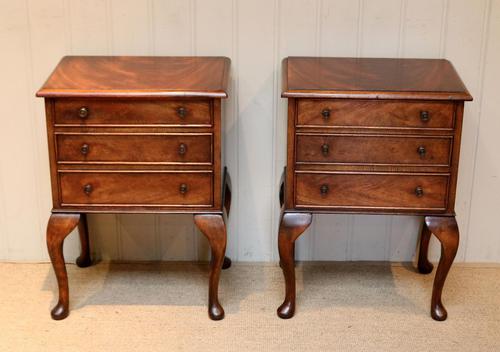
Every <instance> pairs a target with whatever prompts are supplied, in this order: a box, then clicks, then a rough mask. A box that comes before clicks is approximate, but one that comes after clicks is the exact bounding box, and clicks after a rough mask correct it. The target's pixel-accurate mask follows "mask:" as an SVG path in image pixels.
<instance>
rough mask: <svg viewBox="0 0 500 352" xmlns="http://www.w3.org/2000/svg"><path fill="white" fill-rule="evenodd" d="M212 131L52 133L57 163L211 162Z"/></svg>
mask: <svg viewBox="0 0 500 352" xmlns="http://www.w3.org/2000/svg"><path fill="white" fill-rule="evenodd" d="M212 139H213V135H212V134H211V133H205V134H199V133H197V134H192V133H182V134H173V133H168V134H167V133H165V134H137V133H133V134H132V133H129V134H109V133H104V134H101V133H99V134H93V133H86V134H80V133H78V134H74V133H56V143H57V159H58V162H59V163H101V164H102V163H143V164H147V163H162V164H198V165H211V164H212V155H213V151H212V149H213V146H212Z"/></svg>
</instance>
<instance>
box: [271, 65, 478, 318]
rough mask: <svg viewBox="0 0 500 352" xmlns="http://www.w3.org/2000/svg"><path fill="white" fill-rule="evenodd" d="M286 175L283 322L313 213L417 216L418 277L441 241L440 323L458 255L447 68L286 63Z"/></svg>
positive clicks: (462, 92)
mask: <svg viewBox="0 0 500 352" xmlns="http://www.w3.org/2000/svg"><path fill="white" fill-rule="evenodd" d="M282 97H284V98H288V134H287V136H288V146H287V167H286V168H285V176H284V183H283V184H282V188H281V192H280V195H281V197H280V198H281V203H282V215H281V223H280V228H279V237H278V246H279V253H280V259H281V267H282V269H283V273H284V276H285V283H286V293H285V300H284V302H283V304H282V305H281V306H280V307H279V308H278V315H279V316H280V317H281V318H285V319H286V318H291V317H292V316H293V314H294V311H295V268H294V247H295V240H296V239H297V238H298V237H299V236H300V235H301V234H302V233H303V232H304V231H305V230H306V229H307V227H308V226H309V225H310V224H311V220H312V213H352V214H405V215H420V216H423V217H424V219H425V221H424V226H423V230H422V233H421V239H420V252H419V258H418V270H419V271H420V272H421V273H430V272H431V271H432V269H433V267H432V264H431V263H430V262H429V261H428V259H427V250H428V246H429V239H430V236H431V233H433V234H434V235H435V236H436V237H437V238H438V239H439V241H440V242H441V259H440V261H439V265H438V267H437V271H436V277H435V280H434V288H433V292H432V300H431V316H432V318H434V319H435V320H445V319H446V316H447V313H446V310H445V308H444V306H443V304H442V302H441V292H442V289H443V285H444V282H445V279H446V276H447V274H448V271H449V269H450V266H451V264H452V262H453V259H454V258H455V254H456V252H457V248H458V227H457V223H456V221H455V211H454V203H455V188H456V185H457V170H458V160H459V155H460V135H461V129H462V115H463V108H464V101H466V100H472V97H471V96H470V94H469V93H468V91H467V89H466V88H465V86H464V84H463V83H462V81H461V80H460V78H459V76H458V74H457V72H456V71H455V69H454V68H453V66H452V64H451V63H450V62H449V61H447V60H430V59H355V58H312V57H309V58H307V57H290V58H287V59H285V60H284V61H283V92H282Z"/></svg>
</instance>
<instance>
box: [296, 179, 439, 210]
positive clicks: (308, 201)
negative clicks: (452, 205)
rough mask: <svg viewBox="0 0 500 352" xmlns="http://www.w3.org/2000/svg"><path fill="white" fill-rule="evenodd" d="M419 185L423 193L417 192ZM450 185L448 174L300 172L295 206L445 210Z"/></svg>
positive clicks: (297, 180)
mask: <svg viewBox="0 0 500 352" xmlns="http://www.w3.org/2000/svg"><path fill="white" fill-rule="evenodd" d="M417 188H421V190H422V195H417V194H416V191H417ZM447 189H448V176H447V175H425V174H420V175H418V174H417V175H406V174H399V175H395V174H389V173H387V174H380V173H378V174H377V173H366V174H353V173H344V174H341V173H338V174H311V173H309V174H307V173H299V174H297V176H296V206H297V208H303V207H307V208H321V207H332V208H364V207H366V208H377V209H380V210H382V209H384V208H387V209H399V210H404V209H407V210H410V211H423V210H441V211H443V210H445V209H446V199H447V198H446V191H447Z"/></svg>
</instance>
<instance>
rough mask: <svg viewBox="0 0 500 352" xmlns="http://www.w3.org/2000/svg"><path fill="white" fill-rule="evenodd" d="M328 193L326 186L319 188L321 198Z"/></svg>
mask: <svg viewBox="0 0 500 352" xmlns="http://www.w3.org/2000/svg"><path fill="white" fill-rule="evenodd" d="M328 191H329V188H328V185H321V187H320V188H319V192H320V193H321V195H322V196H325V195H326V194H327V193H328Z"/></svg>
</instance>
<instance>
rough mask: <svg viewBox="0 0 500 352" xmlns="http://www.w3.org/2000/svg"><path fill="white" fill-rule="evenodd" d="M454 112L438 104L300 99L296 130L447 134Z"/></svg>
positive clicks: (441, 103) (443, 103) (445, 103)
mask: <svg viewBox="0 0 500 352" xmlns="http://www.w3.org/2000/svg"><path fill="white" fill-rule="evenodd" d="M454 110H455V106H454V104H453V103H450V102H441V101H439V102H436V101H417V102H408V101H383V100H363V99H361V100H354V99H300V100H299V101H298V113H297V126H300V127H312V126H322V127H326V128H330V127H358V128H372V129H374V128H376V129H381V128H384V127H385V128H387V127H396V128H419V129H429V128H430V129H448V130H450V129H452V128H453V123H454ZM422 114H425V115H424V117H423V116H422Z"/></svg>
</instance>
